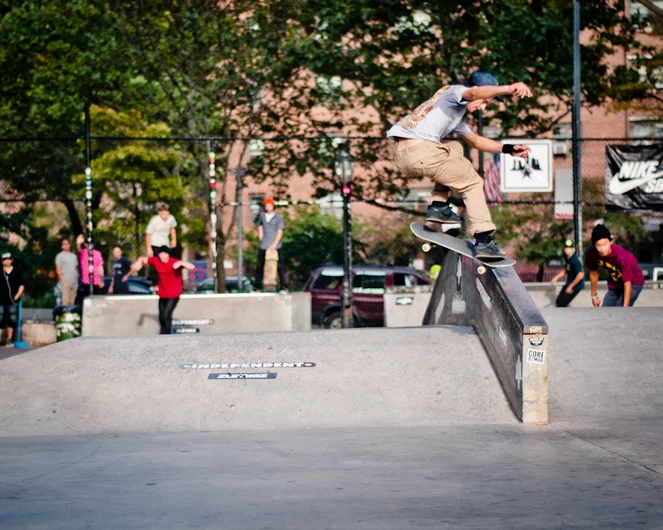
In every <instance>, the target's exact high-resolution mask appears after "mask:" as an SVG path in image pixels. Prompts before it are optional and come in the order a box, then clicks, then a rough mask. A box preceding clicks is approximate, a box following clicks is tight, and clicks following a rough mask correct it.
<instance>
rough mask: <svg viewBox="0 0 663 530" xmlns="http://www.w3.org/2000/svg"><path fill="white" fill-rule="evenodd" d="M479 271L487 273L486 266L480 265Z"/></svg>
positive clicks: (479, 272)
mask: <svg viewBox="0 0 663 530" xmlns="http://www.w3.org/2000/svg"><path fill="white" fill-rule="evenodd" d="M477 273H478V274H485V273H486V267H484V266H483V265H479V266H478V267H477Z"/></svg>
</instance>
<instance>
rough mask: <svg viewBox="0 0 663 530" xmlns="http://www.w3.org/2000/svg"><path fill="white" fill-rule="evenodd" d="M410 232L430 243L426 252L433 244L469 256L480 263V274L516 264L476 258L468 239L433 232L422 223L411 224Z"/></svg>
mask: <svg viewBox="0 0 663 530" xmlns="http://www.w3.org/2000/svg"><path fill="white" fill-rule="evenodd" d="M410 230H412V233H413V234H414V235H415V236H417V237H419V238H421V239H423V240H425V241H428V243H424V244H423V245H422V249H423V251H424V252H428V251H429V250H430V249H431V248H432V247H431V246H430V243H432V244H433V245H437V246H440V247H444V248H446V249H449V250H453V251H454V252H457V253H458V254H462V255H463V256H467V257H468V258H472V259H473V260H474V261H476V262H478V263H480V264H481V266H480V267H479V269H482V270H477V272H479V274H483V273H484V272H486V269H485V267H491V268H500V267H512V266H513V265H515V264H516V260H513V259H510V258H498V259H479V258H475V257H474V243H473V242H472V241H469V240H467V239H458V238H457V237H453V236H450V235H448V234H445V233H444V232H438V231H437V230H433V229H432V228H429V227H428V226H426V225H424V224H421V223H412V224H410Z"/></svg>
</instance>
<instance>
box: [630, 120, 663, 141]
mask: <svg viewBox="0 0 663 530" xmlns="http://www.w3.org/2000/svg"><path fill="white" fill-rule="evenodd" d="M631 138H632V139H634V140H636V139H638V138H642V139H643V140H642V141H641V142H638V143H640V144H648V143H652V142H651V141H649V142H648V141H647V140H652V139H656V140H660V139H663V121H662V120H647V119H644V120H638V119H632V120H631Z"/></svg>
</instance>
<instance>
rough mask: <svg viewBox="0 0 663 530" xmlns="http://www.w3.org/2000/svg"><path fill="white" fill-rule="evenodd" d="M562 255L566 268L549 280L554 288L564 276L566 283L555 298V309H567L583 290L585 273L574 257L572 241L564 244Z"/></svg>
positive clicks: (574, 251) (576, 257)
mask: <svg viewBox="0 0 663 530" xmlns="http://www.w3.org/2000/svg"><path fill="white" fill-rule="evenodd" d="M564 255H565V257H566V267H565V269H564V270H562V271H559V273H558V274H556V275H555V277H554V278H553V279H552V280H550V283H551V284H552V285H553V286H554V285H555V282H557V281H559V280H561V279H562V276H564V275H565V274H566V283H565V284H564V287H562V290H561V291H560V292H559V296H557V302H556V305H557V307H567V306H568V305H569V304H570V303H571V301H572V300H573V299H574V298H575V297H576V295H577V294H578V293H579V292H580V291H582V290H583V289H584V288H585V272H584V271H583V269H582V263H580V259H579V258H578V256H577V255H576V249H575V245H574V243H573V240H571V239H567V240H566V241H565V242H564Z"/></svg>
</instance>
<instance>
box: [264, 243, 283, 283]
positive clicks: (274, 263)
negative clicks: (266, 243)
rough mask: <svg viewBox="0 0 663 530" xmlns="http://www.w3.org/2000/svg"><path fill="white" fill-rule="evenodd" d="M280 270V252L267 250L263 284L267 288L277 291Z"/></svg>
mask: <svg viewBox="0 0 663 530" xmlns="http://www.w3.org/2000/svg"><path fill="white" fill-rule="evenodd" d="M278 270H279V251H278V250H267V251H266V252H265V272H264V273H263V275H262V283H263V285H264V286H265V288H270V290H271V289H276V282H277V280H278Z"/></svg>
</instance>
